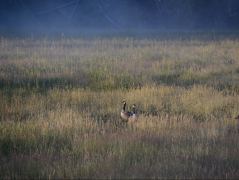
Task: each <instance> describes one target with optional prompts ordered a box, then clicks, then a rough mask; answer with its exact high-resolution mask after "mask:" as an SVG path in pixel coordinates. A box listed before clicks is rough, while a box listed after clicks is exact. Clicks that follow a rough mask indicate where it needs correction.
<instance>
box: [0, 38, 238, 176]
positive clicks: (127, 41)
mask: <svg viewBox="0 0 239 180" xmlns="http://www.w3.org/2000/svg"><path fill="white" fill-rule="evenodd" d="M122 100H126V101H127V103H128V108H130V105H132V104H134V103H135V104H136V105H137V112H138V114H139V120H138V122H137V123H135V124H126V123H123V122H121V119H120V111H121V108H122V104H121V102H122ZM238 114H239V40H238V39H237V38H235V39H232V38H226V37H225V38H221V39H218V40H207V39H200V38H194V39H193V38H192V39H191V38H188V39H180V38H174V39H153V38H127V37H111V38H107V37H105V38H100V37H99V38H97V37H95V38H88V39H87V38H67V37H65V38H63V37H62V38H58V39H49V38H36V39H33V38H4V37H1V38H0V179H5V178H6V179H8V178H11V179H12V178H14V179H28V178H29V179H30V178H46V179H55V178H222V179H225V178H228V179H232V178H239V156H238V154H239V133H238V127H239V124H238V122H237V121H236V120H235V118H234V117H235V116H236V115H238Z"/></svg>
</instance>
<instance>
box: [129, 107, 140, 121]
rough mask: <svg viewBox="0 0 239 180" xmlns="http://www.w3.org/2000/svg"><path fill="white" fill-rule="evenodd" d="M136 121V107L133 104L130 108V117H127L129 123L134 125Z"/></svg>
mask: <svg viewBox="0 0 239 180" xmlns="http://www.w3.org/2000/svg"><path fill="white" fill-rule="evenodd" d="M137 120H138V116H137V113H136V105H135V104H133V106H132V115H131V116H130V117H129V122H130V123H134V122H136V121H137Z"/></svg>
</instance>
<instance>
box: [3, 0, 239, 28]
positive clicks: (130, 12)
mask: <svg viewBox="0 0 239 180" xmlns="http://www.w3.org/2000/svg"><path fill="white" fill-rule="evenodd" d="M0 22H1V23H0V31H1V32H4V31H6V32H20V31H36V30H38V31H56V30H57V31H58V32H60V31H63V32H64V31H67V30H72V31H73V30H76V31H78V30H79V29H81V30H82V29H87V30H88V29H91V30H97V29H112V30H125V29H126V30H127V29H138V30H141V29H142V30H143V29H156V30H162V31H165V30H176V31H178V30H190V31H192V30H238V29H239V23H238V22H239V1H238V0H90V1H89V0H55V1H48V0H41V1H35V0H3V1H1V2H0Z"/></svg>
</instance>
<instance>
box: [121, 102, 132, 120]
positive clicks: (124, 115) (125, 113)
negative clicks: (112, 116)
mask: <svg viewBox="0 0 239 180" xmlns="http://www.w3.org/2000/svg"><path fill="white" fill-rule="evenodd" d="M122 103H123V107H122V110H121V113H120V116H121V118H122V119H123V120H124V121H126V122H128V120H129V117H130V116H132V113H131V112H129V111H126V101H122Z"/></svg>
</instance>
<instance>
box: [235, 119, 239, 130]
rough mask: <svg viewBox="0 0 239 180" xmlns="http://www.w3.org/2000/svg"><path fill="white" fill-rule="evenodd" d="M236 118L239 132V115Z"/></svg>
mask: <svg viewBox="0 0 239 180" xmlns="http://www.w3.org/2000/svg"><path fill="white" fill-rule="evenodd" d="M235 119H236V120H237V132H238V133H239V115H238V116H237V117H235Z"/></svg>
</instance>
